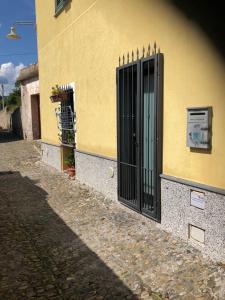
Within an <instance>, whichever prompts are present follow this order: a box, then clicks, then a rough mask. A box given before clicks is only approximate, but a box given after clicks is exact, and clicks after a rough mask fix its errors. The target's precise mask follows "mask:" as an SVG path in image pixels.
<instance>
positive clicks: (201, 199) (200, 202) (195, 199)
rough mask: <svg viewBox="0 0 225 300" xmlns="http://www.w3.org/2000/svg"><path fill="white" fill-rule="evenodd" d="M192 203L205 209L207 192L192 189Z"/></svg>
mask: <svg viewBox="0 0 225 300" xmlns="http://www.w3.org/2000/svg"><path fill="white" fill-rule="evenodd" d="M191 205H192V206H195V207H198V208H201V209H205V194H204V193H201V192H196V191H191Z"/></svg>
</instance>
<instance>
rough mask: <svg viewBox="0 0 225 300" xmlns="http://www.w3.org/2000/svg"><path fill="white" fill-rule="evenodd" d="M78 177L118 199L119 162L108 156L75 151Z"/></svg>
mask: <svg viewBox="0 0 225 300" xmlns="http://www.w3.org/2000/svg"><path fill="white" fill-rule="evenodd" d="M75 167H76V178H77V179H78V180H79V181H80V182H81V183H85V184H86V185H88V186H90V187H92V188H94V189H95V190H97V191H98V192H101V193H102V194H103V195H105V196H106V197H108V198H110V199H112V200H117V162H116V161H114V160H110V159H107V158H103V157H99V156H94V155H89V154H85V153H82V152H78V151H76V152H75Z"/></svg>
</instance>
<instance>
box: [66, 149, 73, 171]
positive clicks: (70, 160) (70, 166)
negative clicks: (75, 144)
mask: <svg viewBox="0 0 225 300" xmlns="http://www.w3.org/2000/svg"><path fill="white" fill-rule="evenodd" d="M65 164H66V165H67V169H66V172H67V174H68V175H69V176H70V177H74V176H75V158H74V153H73V150H72V151H70V153H69V154H68V156H67V157H66V159H65Z"/></svg>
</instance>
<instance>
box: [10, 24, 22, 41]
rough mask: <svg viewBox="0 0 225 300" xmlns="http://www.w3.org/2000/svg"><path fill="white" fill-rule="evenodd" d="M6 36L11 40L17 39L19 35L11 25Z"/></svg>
mask: <svg viewBox="0 0 225 300" xmlns="http://www.w3.org/2000/svg"><path fill="white" fill-rule="evenodd" d="M7 38H8V39H11V40H19V39H21V37H20V36H19V35H17V33H16V27H11V30H10V33H9V34H7Z"/></svg>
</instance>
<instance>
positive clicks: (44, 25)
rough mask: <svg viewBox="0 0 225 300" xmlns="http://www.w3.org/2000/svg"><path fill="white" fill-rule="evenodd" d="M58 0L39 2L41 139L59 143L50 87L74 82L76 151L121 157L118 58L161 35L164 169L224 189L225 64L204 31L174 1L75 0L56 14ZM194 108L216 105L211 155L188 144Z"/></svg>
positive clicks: (168, 173)
mask: <svg viewBox="0 0 225 300" xmlns="http://www.w3.org/2000/svg"><path fill="white" fill-rule="evenodd" d="M54 3H55V2H54V1H41V0H36V13H37V33H38V51H39V70H40V72H39V75H40V82H41V85H40V88H41V103H42V104H41V115H42V133H43V135H42V137H43V139H44V140H45V141H49V142H52V143H58V130H57V124H56V118H55V113H54V109H55V107H56V106H57V104H52V103H51V101H50V100H49V96H50V94H51V87H52V86H53V85H55V84H59V85H60V84H65V83H67V82H75V84H76V87H77V89H76V108H77V111H76V112H77V147H78V149H79V150H81V151H86V152H92V153H96V154H99V155H103V156H108V157H113V158H116V155H117V154H116V153H117V149H116V148H117V147H116V72H115V71H116V67H117V66H118V57H119V56H122V55H123V54H125V55H126V54H127V52H128V51H130V53H131V50H136V49H137V47H139V49H142V47H143V45H144V46H145V47H146V46H147V45H148V44H149V43H151V45H153V44H154V41H156V42H157V45H158V46H159V47H160V49H161V52H162V53H163V54H164V122H163V123H164V137H163V149H164V152H163V173H164V174H167V175H172V176H176V177H181V178H186V179H189V180H193V181H196V182H200V183H204V184H208V185H212V186H217V187H220V188H224V187H225V179H224V178H225V168H224V165H225V155H224V150H225V139H223V138H222V136H223V134H224V131H225V118H224V111H225V101H224V94H225V85H224V78H225V64H224V60H223V58H222V57H221V54H220V52H219V51H217V48H216V47H215V45H214V44H213V42H212V40H210V39H209V37H208V35H207V34H206V33H205V31H203V30H202V29H201V28H200V27H199V25H198V24H197V23H195V22H194V20H193V19H192V18H191V16H190V17H187V15H186V14H185V13H182V12H181V10H179V9H178V8H177V7H176V6H175V5H173V4H172V1H165V0H143V1H140V0H115V1H108V0H101V1H93V0H82V1H71V2H70V3H69V5H68V6H67V7H66V8H65V10H64V11H62V13H60V14H59V15H58V16H57V17H55V16H54V11H55V7H54ZM193 13H195V12H193ZM201 14H204V9H202V11H201V12H200V15H199V18H200V19H201ZM192 106H212V107H213V141H212V152H211V153H201V152H200V151H199V152H192V151H190V149H189V148H187V147H186V108H187V107H192Z"/></svg>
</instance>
